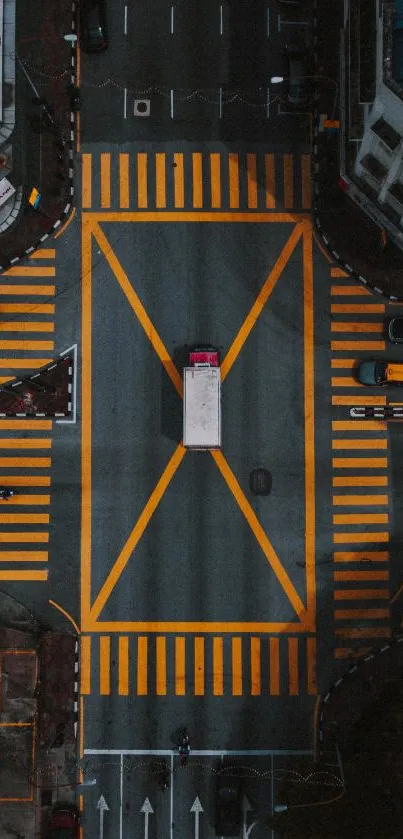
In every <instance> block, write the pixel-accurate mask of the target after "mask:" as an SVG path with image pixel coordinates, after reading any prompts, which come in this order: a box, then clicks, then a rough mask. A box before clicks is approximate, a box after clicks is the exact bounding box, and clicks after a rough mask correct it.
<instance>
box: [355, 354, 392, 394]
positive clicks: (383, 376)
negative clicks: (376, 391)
mask: <svg viewBox="0 0 403 839" xmlns="http://www.w3.org/2000/svg"><path fill="white" fill-rule="evenodd" d="M356 376H357V379H358V381H359V382H360V384H362V385H367V386H369V387H382V386H383V385H397V386H398V387H402V386H403V362H401V361H384V360H383V361H380V360H378V359H368V360H365V361H361V362H360V364H359V365H358V367H357V369H356Z"/></svg>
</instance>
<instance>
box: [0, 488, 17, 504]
mask: <svg viewBox="0 0 403 839" xmlns="http://www.w3.org/2000/svg"><path fill="white" fill-rule="evenodd" d="M13 495H18V490H16V489H10V488H9V487H7V488H5V489H0V499H2V500H3V501H8V499H9V498H12V497H13Z"/></svg>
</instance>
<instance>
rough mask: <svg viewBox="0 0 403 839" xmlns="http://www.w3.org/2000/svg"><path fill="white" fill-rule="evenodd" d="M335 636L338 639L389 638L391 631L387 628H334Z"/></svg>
mask: <svg viewBox="0 0 403 839" xmlns="http://www.w3.org/2000/svg"><path fill="white" fill-rule="evenodd" d="M335 634H336V635H337V636H338V637H339V638H351V639H353V638H358V639H359V640H362V639H363V638H390V636H391V634H392V631H391V629H390V628H389V627H388V626H362V627H361V626H360V627H359V629H345V628H343V629H342V628H341V627H338V626H337V627H336V628H335Z"/></svg>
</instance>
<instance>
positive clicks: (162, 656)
mask: <svg viewBox="0 0 403 839" xmlns="http://www.w3.org/2000/svg"><path fill="white" fill-rule="evenodd" d="M166 643H167V642H166V638H165V636H163V635H162V636H159V637H158V638H157V639H156V653H157V679H156V682H157V685H156V693H157V696H165V695H166V692H167V646H166Z"/></svg>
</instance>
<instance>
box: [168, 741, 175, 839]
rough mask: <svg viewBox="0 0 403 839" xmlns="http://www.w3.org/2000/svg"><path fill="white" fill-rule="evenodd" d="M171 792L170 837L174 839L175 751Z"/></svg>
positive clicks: (172, 761) (172, 762)
mask: <svg viewBox="0 0 403 839" xmlns="http://www.w3.org/2000/svg"><path fill="white" fill-rule="evenodd" d="M170 792H171V796H170V802H169V807H170V811H171V813H170V816H171V817H170V820H169V823H170V830H169V839H173V836H174V753H173V752H172V754H171V789H170Z"/></svg>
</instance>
